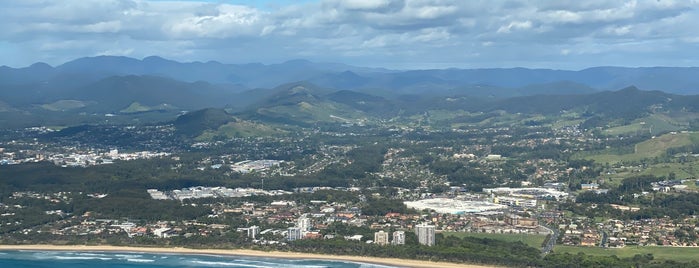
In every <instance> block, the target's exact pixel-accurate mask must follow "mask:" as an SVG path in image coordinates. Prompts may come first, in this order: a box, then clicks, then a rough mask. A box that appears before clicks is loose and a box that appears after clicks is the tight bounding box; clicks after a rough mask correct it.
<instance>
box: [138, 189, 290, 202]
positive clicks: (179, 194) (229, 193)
mask: <svg viewBox="0 0 699 268" xmlns="http://www.w3.org/2000/svg"><path fill="white" fill-rule="evenodd" d="M147 191H148V194H149V195H150V197H151V198H153V199H156V200H180V201H182V200H185V199H199V198H224V197H246V196H253V195H267V196H276V195H284V194H290V193H291V192H288V191H283V190H262V189H254V188H235V189H231V188H226V187H204V186H195V187H189V188H182V189H180V190H172V191H160V190H158V189H148V190H147Z"/></svg>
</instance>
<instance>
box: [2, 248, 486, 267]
mask: <svg viewBox="0 0 699 268" xmlns="http://www.w3.org/2000/svg"><path fill="white" fill-rule="evenodd" d="M0 250H36V251H105V252H143V253H164V254H206V255H232V256H247V257H270V258H283V259H316V260H336V261H350V262H363V263H373V264H382V265H390V266H400V267H416V268H428V267H444V268H450V267H462V268H463V267H466V268H492V267H494V266H485V265H474V264H457V263H448V262H431V261H420V260H407V259H396V258H377V257H362V256H340V255H324V254H312V253H299V252H284V251H260V250H249V249H230V250H227V249H191V248H180V247H174V248H154V247H120V246H82V245H75V246H74V245H70V246H65V245H0Z"/></svg>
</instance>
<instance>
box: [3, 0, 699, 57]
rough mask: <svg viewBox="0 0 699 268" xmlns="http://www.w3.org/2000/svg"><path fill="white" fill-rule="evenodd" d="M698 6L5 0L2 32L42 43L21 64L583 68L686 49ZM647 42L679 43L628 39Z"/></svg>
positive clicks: (415, 0) (520, 0)
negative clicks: (94, 61) (97, 57)
mask: <svg viewBox="0 0 699 268" xmlns="http://www.w3.org/2000/svg"><path fill="white" fill-rule="evenodd" d="M698 7H699V3H698V1H696V0H691V1H689V0H688V1H682V0H658V1H640V0H627V1H606V0H586V1H576V0H570V1H565V0H561V1H546V0H538V1H528V0H509V1H486V0H480V1H479V0H473V1H471V0H469V1H461V0H318V1H315V2H302V3H292V4H287V5H281V6H279V5H277V6H273V7H269V8H266V9H264V10H263V9H259V8H256V7H254V6H246V5H231V4H225V3H220V2H200V1H189V0H171V1H155V0H62V1H42V0H26V1H24V0H23V1H19V0H17V1H0V12H2V14H3V16H1V17H0V25H3V31H0V40H2V41H3V42H5V43H8V44H13V45H12V47H21V48H22V49H23V51H32V50H34V51H37V53H26V54H27V55H31V56H32V57H34V58H31V57H27V59H26V62H22V64H30V63H32V62H35V61H48V60H53V61H55V62H53V63H54V64H56V63H60V61H65V60H70V59H73V58H77V57H81V56H87V55H93V54H98V53H103V54H104V53H113V54H115V55H130V56H134V57H143V56H148V55H152V54H157V55H160V56H163V57H168V58H173V59H176V60H202V61H207V60H219V61H228V62H244V61H275V62H280V61H284V60H287V59H292V58H299V57H308V58H309V59H311V60H319V61H320V60H322V61H340V62H347V63H355V64H367V65H373V66H377V65H381V63H382V62H404V61H406V59H405V58H404V57H409V59H410V62H413V63H414V62H425V63H427V62H431V63H434V62H440V64H441V63H447V62H451V63H453V65H454V66H464V65H465V64H480V66H483V67H504V66H500V65H501V64H503V63H505V64H510V63H520V64H523V65H525V66H539V67H545V66H540V64H551V63H555V62H556V61H557V60H558V61H560V64H563V65H566V64H567V65H569V66H570V68H576V67H578V66H591V65H610V64H611V63H607V62H602V61H601V60H603V59H605V57H604V55H606V54H605V53H608V54H610V55H611V54H613V53H616V54H624V55H627V57H626V59H628V60H629V64H630V65H633V64H636V63H634V62H639V63H640V62H648V61H649V59H653V57H657V59H658V61H663V62H667V61H668V60H669V59H668V57H673V55H676V56H674V57H676V58H677V59H678V60H679V59H686V55H688V54H691V53H693V51H691V52H690V51H687V49H689V48H690V47H691V48H695V46H696V42H697V41H696V40H697V39H696V36H699V28H698V27H696V26H695V24H696V22H697V21H699V11H698V10H697V8H698ZM635 44H643V45H635ZM649 45H658V46H661V48H662V50H663V51H676V52H675V53H674V54H673V53H671V52H666V53H664V54H656V53H654V52H653V51H652V49H651V50H644V51H643V53H644V54H637V55H636V54H632V53H634V51H638V50H633V49H632V50H629V47H634V48H640V47H643V46H649ZM6 47H10V46H6ZM639 53H640V52H639ZM590 55H594V56H595V57H590ZM634 55H635V57H634ZM654 55H657V56H654ZM402 57H403V58H402ZM556 57H560V58H556ZM571 57H579V58H575V59H577V60H578V61H573V59H572V58H571ZM16 58H17V57H13V59H15V60H16ZM641 58H643V60H641ZM636 59H638V60H636ZM466 62H468V63H466ZM0 64H15V65H16V64H17V63H13V62H7V63H0Z"/></svg>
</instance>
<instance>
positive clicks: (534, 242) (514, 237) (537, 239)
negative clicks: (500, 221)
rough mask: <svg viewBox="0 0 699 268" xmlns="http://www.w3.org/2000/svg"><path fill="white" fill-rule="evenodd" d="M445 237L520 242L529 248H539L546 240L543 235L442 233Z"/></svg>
mask: <svg viewBox="0 0 699 268" xmlns="http://www.w3.org/2000/svg"><path fill="white" fill-rule="evenodd" d="M443 234H444V235H445V236H456V237H459V238H462V237H477V238H489V239H494V240H502V241H507V242H516V241H521V242H522V243H524V244H527V245H529V246H530V247H534V248H540V247H541V244H542V243H544V239H546V236H545V235H534V234H488V233H465V232H444V233H443Z"/></svg>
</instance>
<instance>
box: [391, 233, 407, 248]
mask: <svg viewBox="0 0 699 268" xmlns="http://www.w3.org/2000/svg"><path fill="white" fill-rule="evenodd" d="M391 244H393V245H405V232H403V231H395V232H393V240H391Z"/></svg>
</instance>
